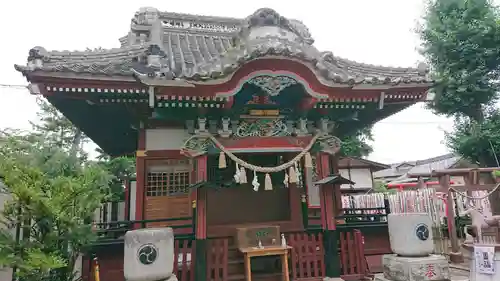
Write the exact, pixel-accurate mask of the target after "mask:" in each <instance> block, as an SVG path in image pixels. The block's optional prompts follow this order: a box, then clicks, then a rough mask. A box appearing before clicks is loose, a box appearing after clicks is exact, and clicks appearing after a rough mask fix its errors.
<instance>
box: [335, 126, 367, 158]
mask: <svg viewBox="0 0 500 281" xmlns="http://www.w3.org/2000/svg"><path fill="white" fill-rule="evenodd" d="M341 141H342V146H341V149H340V153H341V155H342V156H350V157H363V156H367V155H368V154H370V153H371V152H372V151H373V148H372V147H371V146H370V144H369V142H370V141H373V136H372V132H371V128H364V129H362V130H359V131H357V132H356V133H355V134H353V135H347V136H344V137H342V138H341Z"/></svg>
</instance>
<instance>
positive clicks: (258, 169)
mask: <svg viewBox="0 0 500 281" xmlns="http://www.w3.org/2000/svg"><path fill="white" fill-rule="evenodd" d="M194 138H208V139H210V140H211V141H212V142H213V143H214V145H215V146H216V147H217V148H219V149H220V150H221V151H222V152H224V154H226V155H227V156H228V157H229V158H230V159H231V160H233V161H234V162H236V163H237V164H239V165H240V166H243V167H244V168H247V169H250V170H252V171H255V172H259V173H276V172H281V171H283V170H286V169H288V168H290V167H292V166H294V165H295V163H296V162H298V161H299V160H300V159H301V158H302V157H304V156H305V155H306V154H307V153H308V152H309V151H310V150H311V148H312V147H313V145H314V144H315V143H316V142H317V141H318V140H322V139H327V138H334V139H336V141H337V142H338V143H340V142H341V141H340V139H338V138H337V137H334V136H330V135H327V134H322V133H318V134H317V135H315V136H314V137H313V138H312V139H311V141H310V142H309V144H308V145H307V146H306V147H305V148H303V150H302V151H301V152H300V153H299V154H297V155H296V156H295V157H294V158H293V159H292V160H290V161H288V162H286V163H283V164H281V165H279V166H276V167H260V166H256V165H253V164H250V163H248V162H245V161H243V160H242V159H240V158H238V157H237V156H236V155H234V154H233V153H232V152H231V151H229V150H228V149H227V148H226V147H225V146H224V145H222V144H221V143H220V142H219V141H218V140H217V139H216V138H215V137H214V136H213V135H211V134H207V135H202V136H200V135H195V136H191V137H190V138H189V139H188V140H187V141H186V142H185V144H186V143H188V142H189V141H191V140H192V139H194ZM336 152H338V149H337V150H336V151H335V153H336Z"/></svg>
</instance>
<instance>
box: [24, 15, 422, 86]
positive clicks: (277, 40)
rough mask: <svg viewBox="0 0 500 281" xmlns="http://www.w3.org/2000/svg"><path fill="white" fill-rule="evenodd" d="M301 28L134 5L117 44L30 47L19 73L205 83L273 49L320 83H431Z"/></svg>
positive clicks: (273, 19) (257, 18) (272, 20)
mask: <svg viewBox="0 0 500 281" xmlns="http://www.w3.org/2000/svg"><path fill="white" fill-rule="evenodd" d="M313 42H314V40H313V39H312V36H311V34H310V32H309V30H308V28H307V27H306V26H305V25H304V24H303V23H302V22H300V21H298V20H293V19H287V18H285V17H283V16H281V15H279V14H278V13H277V12H275V11H274V10H272V9H267V8H265V9H259V10H257V11H256V12H255V13H253V14H252V15H250V16H249V17H247V18H245V19H235V18H223V17H208V16H198V15H189V14H176V13H165V12H159V11H158V10H156V9H154V8H141V9H140V10H139V11H138V12H137V13H136V14H135V16H134V18H133V19H132V22H131V29H130V32H129V34H128V35H127V36H125V37H122V38H120V43H121V47H120V48H115V49H95V50H90V49H88V50H85V51H47V50H45V49H44V48H42V47H35V48H33V49H31V50H30V53H29V57H28V63H27V65H22V66H21V65H16V66H15V68H16V69H17V70H18V71H21V72H23V74H24V75H36V73H40V72H45V73H47V72H49V73H56V74H57V73H71V74H90V75H104V76H118V77H131V78H132V77H135V78H139V79H140V80H143V79H144V78H145V77H148V78H149V79H151V78H154V79H159V80H167V81H168V80H185V81H190V82H192V83H204V82H205V81H207V80H216V79H219V78H224V77H227V76H230V75H231V74H232V73H234V72H235V71H236V70H237V69H238V68H239V67H240V66H241V65H242V64H244V63H245V62H248V61H251V60H255V59H259V58H265V57H279V58H289V59H294V60H298V61H300V62H302V63H304V64H306V65H307V66H309V68H310V69H311V70H313V71H314V72H315V73H316V74H317V76H318V78H320V79H321V80H322V82H324V83H326V84H332V85H333V84H347V85H356V84H375V85H378V84H384V85H398V84H402V83H403V84H422V83H432V81H431V80H429V78H428V77H427V72H428V68H427V66H426V65H425V64H419V66H418V67H417V68H393V67H382V66H376V65H369V64H363V63H357V62H354V61H350V60H347V59H343V58H340V57H337V56H335V55H333V53H332V52H322V51H319V50H318V49H316V47H314V45H313Z"/></svg>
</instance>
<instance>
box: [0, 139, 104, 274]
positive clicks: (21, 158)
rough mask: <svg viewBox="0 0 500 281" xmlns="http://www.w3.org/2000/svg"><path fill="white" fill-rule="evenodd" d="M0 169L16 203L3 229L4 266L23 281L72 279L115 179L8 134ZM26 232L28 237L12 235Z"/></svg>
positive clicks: (0, 254) (0, 252)
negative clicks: (16, 231) (15, 231)
mask: <svg viewBox="0 0 500 281" xmlns="http://www.w3.org/2000/svg"><path fill="white" fill-rule="evenodd" d="M1 143H2V146H0V171H1V175H2V177H3V182H4V184H5V186H6V191H7V193H8V194H10V196H11V197H12V199H11V200H10V201H8V202H7V203H6V205H5V206H4V211H3V219H2V221H1V223H2V224H3V225H4V226H5V227H6V228H1V229H2V230H0V263H1V264H2V265H5V266H9V267H17V269H18V275H19V277H20V278H22V280H26V281H31V280H42V279H46V278H50V279H51V280H55V279H54V276H53V274H54V273H58V276H59V278H58V279H57V280H71V278H72V277H73V273H72V271H73V266H74V264H75V261H76V259H77V257H78V255H79V253H80V252H83V251H84V250H85V248H86V247H87V246H88V245H89V244H90V243H91V242H92V241H93V240H94V239H95V234H94V233H93V232H92V230H91V225H90V222H91V221H92V217H93V214H94V210H95V209H97V208H98V207H99V206H100V204H101V202H102V201H103V200H105V197H106V196H107V194H109V183H110V182H111V181H112V179H113V177H112V175H111V174H109V173H108V171H106V170H104V169H103V168H102V167H101V166H100V165H99V164H98V163H82V162H81V161H80V159H79V158H78V157H76V156H75V155H74V154H71V153H69V152H68V151H65V150H64V149H61V148H58V147H54V146H51V145H49V144H47V143H46V142H45V141H44V139H39V138H38V137H36V136H32V135H19V134H17V135H8V134H7V135H5V134H4V135H3V136H2V138H1ZM13 228H21V229H22V230H23V239H18V238H19V237H16V235H14V234H13V230H12V229H13Z"/></svg>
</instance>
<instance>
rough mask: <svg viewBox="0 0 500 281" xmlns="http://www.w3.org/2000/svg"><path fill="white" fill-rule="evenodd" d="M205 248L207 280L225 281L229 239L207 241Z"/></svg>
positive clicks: (227, 274) (227, 272) (226, 278)
mask: <svg viewBox="0 0 500 281" xmlns="http://www.w3.org/2000/svg"><path fill="white" fill-rule="evenodd" d="M207 246H208V247H207V280H213V281H227V280H228V276H229V270H228V265H229V264H228V259H229V238H215V239H209V240H208V245H207Z"/></svg>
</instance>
